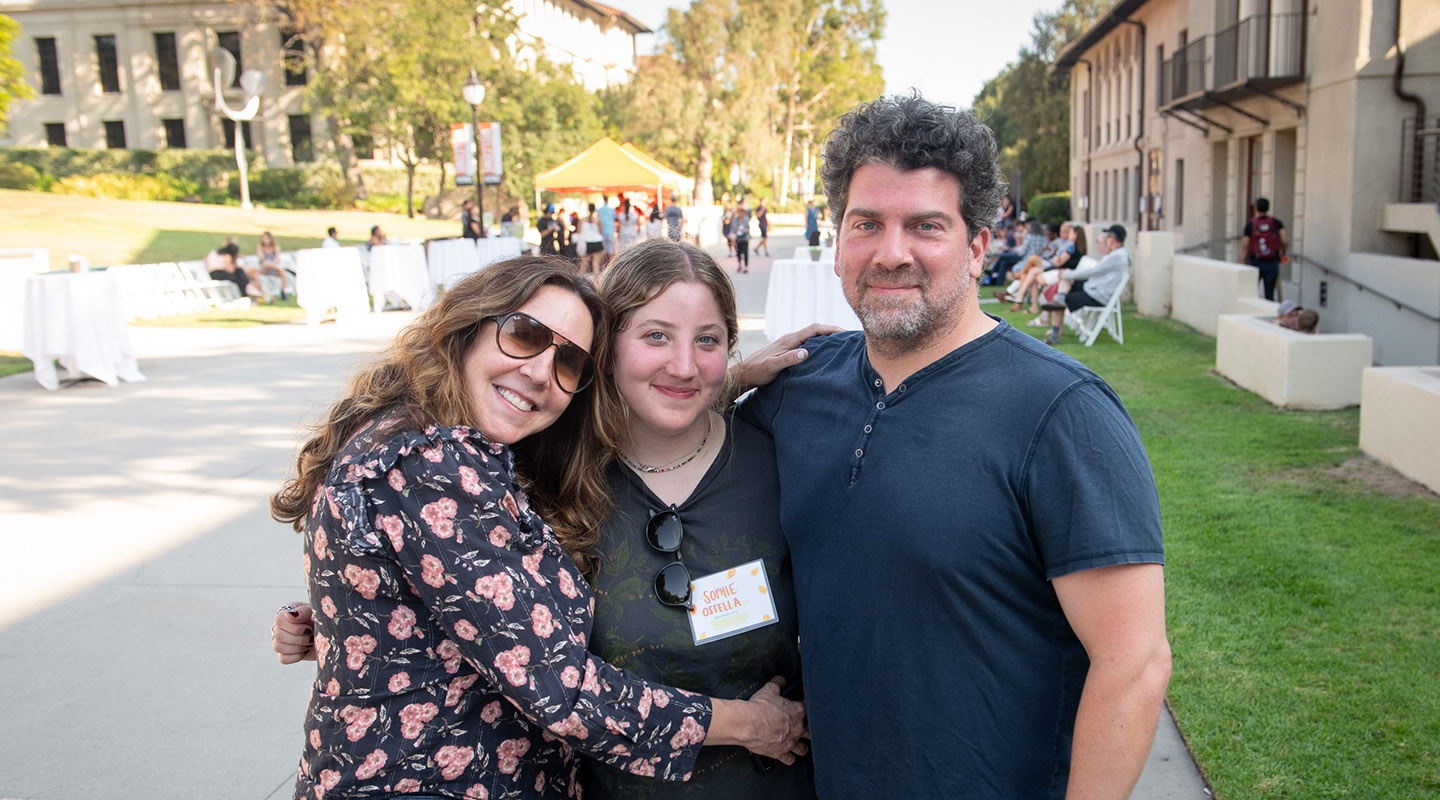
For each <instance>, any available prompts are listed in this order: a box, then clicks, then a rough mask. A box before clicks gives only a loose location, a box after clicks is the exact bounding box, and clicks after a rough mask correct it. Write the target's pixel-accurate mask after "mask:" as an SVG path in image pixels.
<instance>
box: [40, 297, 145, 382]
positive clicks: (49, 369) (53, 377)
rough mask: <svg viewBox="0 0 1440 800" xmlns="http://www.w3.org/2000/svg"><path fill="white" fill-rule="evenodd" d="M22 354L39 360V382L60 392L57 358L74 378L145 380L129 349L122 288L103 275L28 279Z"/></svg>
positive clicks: (106, 380) (133, 352)
mask: <svg viewBox="0 0 1440 800" xmlns="http://www.w3.org/2000/svg"><path fill="white" fill-rule="evenodd" d="M24 324H25V332H24V336H23V338H22V345H21V348H20V352H22V353H24V354H25V357H26V358H28V359H30V360H31V361H33V362H35V380H36V382H37V383H39V384H40V385H41V386H44V387H45V388H46V389H52V390H53V389H58V388H60V381H59V377H58V375H57V374H56V372H55V364H54V361H55V359H57V358H58V359H60V365H61V366H63V367H65V369H66V371H67V372H68V373H69V376H68V377H70V378H75V377H80V376H81V375H82V374H84V375H89V376H90V377H92V378H96V379H98V380H101V381H104V382H105V383H106V384H107V385H110V386H114V385H115V384H117V383H119V382H120V380H121V379H124V380H127V381H130V382H132V383H133V382H135V381H143V380H145V376H144V375H142V374H140V367H139V365H138V364H136V363H135V351H134V349H133V348H132V347H131V346H130V328H129V326H127V325H126V324H125V312H124V311H123V310H122V309H121V307H120V288H119V286H117V285H116V283H115V278H114V276H112V275H107V274H105V273H104V272H81V273H71V272H52V273H47V274H44V275H32V276H31V277H29V278H27V279H26V280H25V323H24Z"/></svg>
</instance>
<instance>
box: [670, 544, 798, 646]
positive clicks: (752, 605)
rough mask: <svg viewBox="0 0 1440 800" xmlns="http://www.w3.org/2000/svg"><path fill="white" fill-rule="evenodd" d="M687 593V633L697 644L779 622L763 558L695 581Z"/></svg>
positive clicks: (707, 642)
mask: <svg viewBox="0 0 1440 800" xmlns="http://www.w3.org/2000/svg"><path fill="white" fill-rule="evenodd" d="M690 591H691V594H690V597H691V602H692V603H694V605H692V606H691V607H690V633H691V635H692V636H694V638H695V644H697V645H701V644H709V643H710V642H713V641H717V640H719V639H724V638H726V637H728V636H734V635H735V634H737V633H744V632H745V631H748V630H754V629H755V628H763V627H765V626H766V625H773V624H775V623H776V622H779V621H780V620H778V619H777V618H776V616H775V600H774V599H773V598H772V597H771V596H770V578H769V577H768V576H767V575H766V574H765V560H764V559H756V560H754V561H751V562H750V563H748V564H741V565H740V566H738V567H731V568H730V569H727V570H722V571H720V572H716V573H715V574H713V575H706V576H705V577H703V578H696V579H695V580H694V582H692V583H691V587H690Z"/></svg>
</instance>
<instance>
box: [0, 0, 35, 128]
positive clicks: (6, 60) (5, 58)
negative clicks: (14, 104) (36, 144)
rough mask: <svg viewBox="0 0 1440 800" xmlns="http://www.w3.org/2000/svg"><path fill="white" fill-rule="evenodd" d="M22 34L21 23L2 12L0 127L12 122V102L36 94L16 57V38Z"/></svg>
mask: <svg viewBox="0 0 1440 800" xmlns="http://www.w3.org/2000/svg"><path fill="white" fill-rule="evenodd" d="M19 36H20V23H18V22H16V21H15V20H14V19H12V18H10V17H7V16H5V15H4V14H0V128H4V127H5V126H6V125H7V124H8V123H9V122H10V102H11V101H12V100H24V99H26V98H28V97H34V96H35V90H34V89H32V88H31V86H30V83H29V81H26V80H25V66H24V65H23V64H21V63H20V62H19V61H18V60H17V59H16V58H15V57H14V52H15V51H14V47H15V39H16V38H17V37H19Z"/></svg>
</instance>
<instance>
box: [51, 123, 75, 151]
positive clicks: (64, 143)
mask: <svg viewBox="0 0 1440 800" xmlns="http://www.w3.org/2000/svg"><path fill="white" fill-rule="evenodd" d="M45 143H46V144H48V145H50V146H51V147H69V146H70V145H69V142H68V140H67V139H66V138H65V123H63V122H47V123H45Z"/></svg>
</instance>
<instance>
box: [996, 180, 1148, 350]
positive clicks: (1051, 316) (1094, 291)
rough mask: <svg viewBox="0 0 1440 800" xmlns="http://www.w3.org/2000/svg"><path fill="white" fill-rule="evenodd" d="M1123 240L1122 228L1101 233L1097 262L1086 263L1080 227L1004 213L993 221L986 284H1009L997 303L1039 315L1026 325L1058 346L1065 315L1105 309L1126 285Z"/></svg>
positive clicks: (1127, 262)
mask: <svg viewBox="0 0 1440 800" xmlns="http://www.w3.org/2000/svg"><path fill="white" fill-rule="evenodd" d="M1002 212H1003V209H1002ZM1125 236H1126V232H1125V227H1124V226H1123V225H1111V226H1108V227H1106V228H1104V229H1102V230H1101V231H1100V234H1099V236H1098V237H1097V240H1096V249H1097V251H1098V257H1094V258H1087V256H1089V255H1090V254H1089V252H1088V250H1089V246H1088V243H1087V241H1086V236H1085V228H1084V226H1083V225H1081V224H1080V223H1078V222H1062V223H1061V224H1059V225H1052V224H1041V223H1040V222H1036V221H1033V220H1031V221H1028V222H1027V221H1021V222H1018V223H1017V222H1012V221H1011V219H1010V218H1009V216H1008V215H1006V214H1004V213H1001V214H1000V215H999V216H998V217H997V218H996V221H995V237H996V241H997V246H996V247H995V248H994V249H993V252H991V253H989V254H988V257H987V258H988V260H987V262H986V266H985V272H984V278H982V283H989V284H991V285H994V284H1005V283H1007V282H1008V284H1009V285H1008V286H1007V287H1006V288H1004V289H996V290H994V296H995V298H996V299H998V300H1000V301H1001V302H1002V303H1011V305H1010V308H1009V310H1010V311H1012V312H1016V311H1026V312H1028V313H1030V314H1035V315H1037V316H1036V317H1035V318H1034V319H1032V320H1030V322H1028V323H1026V324H1027V325H1029V326H1030V327H1032V328H1042V327H1048V328H1049V329H1050V330H1049V332H1048V333H1047V334H1046V335H1045V339H1044V341H1045V343H1046V344H1051V345H1056V344H1059V343H1060V338H1061V336H1062V334H1063V331H1064V324H1063V323H1064V317H1065V312H1067V311H1077V310H1079V309H1081V308H1084V307H1087V306H1104V305H1106V304H1108V303H1109V302H1110V300H1111V298H1113V297H1114V296H1115V292H1116V291H1119V290H1120V288H1121V287H1122V285H1123V284H1124V282H1125V278H1126V277H1127V276H1128V275H1129V274H1130V265H1131V257H1130V251H1129V250H1127V249H1126V248H1125Z"/></svg>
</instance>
